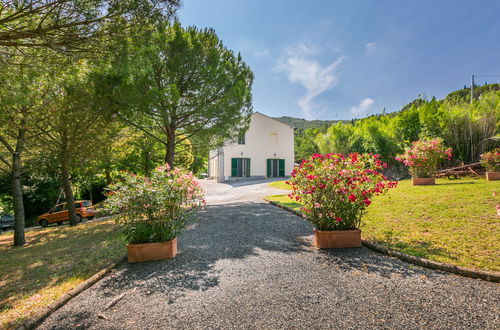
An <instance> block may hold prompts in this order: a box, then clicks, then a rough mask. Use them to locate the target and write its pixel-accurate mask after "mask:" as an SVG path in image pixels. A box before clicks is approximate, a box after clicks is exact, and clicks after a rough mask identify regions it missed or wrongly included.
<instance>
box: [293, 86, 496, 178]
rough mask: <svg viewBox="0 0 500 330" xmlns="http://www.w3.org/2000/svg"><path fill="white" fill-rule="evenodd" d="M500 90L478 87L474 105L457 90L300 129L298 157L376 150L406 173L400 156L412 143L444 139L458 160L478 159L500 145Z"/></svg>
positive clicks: (376, 152) (297, 132)
mask: <svg viewBox="0 0 500 330" xmlns="http://www.w3.org/2000/svg"><path fill="white" fill-rule="evenodd" d="M499 88H500V85H498V84H493V85H486V86H482V87H480V88H477V95H476V94H475V96H476V97H477V100H474V102H473V103H472V104H471V103H470V101H469V99H468V98H467V97H466V94H463V95H462V94H460V93H455V94H454V93H451V94H449V96H448V97H446V98H445V100H436V99H435V98H432V99H430V100H426V99H424V98H418V99H416V100H414V101H412V102H410V103H409V104H407V105H405V106H404V107H403V108H402V110H401V111H399V112H396V113H388V114H385V113H383V114H379V115H373V116H370V117H367V118H363V119H358V120H355V121H354V120H353V121H352V122H337V123H335V124H332V125H331V126H330V127H328V128H327V129H326V130H323V131H321V130H317V131H316V132H315V133H314V134H311V132H312V131H309V130H308V131H301V130H297V131H296V144H295V147H296V150H298V151H299V153H297V156H298V157H297V160H299V161H300V160H301V159H303V158H307V157H309V156H310V155H312V154H313V153H315V152H322V153H327V152H342V153H349V152H359V153H370V152H371V153H374V154H380V158H381V160H383V161H384V162H386V163H388V164H389V165H390V167H391V170H392V171H394V170H396V171H397V172H402V168H401V165H400V164H399V163H398V162H396V161H395V160H394V158H395V157H396V156H397V155H398V154H400V153H402V152H403V151H404V149H406V148H408V147H410V146H411V142H412V141H416V140H418V139H421V138H431V139H432V138H441V139H443V141H444V144H445V145H447V146H449V147H451V148H452V149H453V154H454V158H453V162H455V163H457V164H460V163H466V164H468V163H474V162H478V161H479V156H480V154H481V153H484V152H486V151H488V150H491V149H493V148H495V147H499V145H500V91H499ZM475 90H476V89H475ZM460 95H462V96H463V97H462V96H460ZM304 146H307V148H305V147H304ZM315 150H317V151H315ZM299 155H300V157H299ZM398 176H400V175H398Z"/></svg>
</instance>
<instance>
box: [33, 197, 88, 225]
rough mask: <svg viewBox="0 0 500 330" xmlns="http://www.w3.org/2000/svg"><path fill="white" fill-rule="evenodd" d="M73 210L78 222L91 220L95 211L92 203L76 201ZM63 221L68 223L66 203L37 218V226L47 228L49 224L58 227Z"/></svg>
mask: <svg viewBox="0 0 500 330" xmlns="http://www.w3.org/2000/svg"><path fill="white" fill-rule="evenodd" d="M75 208H76V214H77V215H78V217H79V218H80V221H82V220H83V219H89V220H92V219H93V218H94V215H95V210H94V206H93V205H92V201H89V200H83V201H76V202H75ZM64 221H69V212H68V208H67V207H66V203H61V204H57V205H56V206H54V207H53V208H52V210H50V211H49V212H47V213H44V214H42V215H41V216H39V217H38V224H39V225H40V226H42V227H47V226H48V225H49V223H57V224H58V225H60V224H62V223H63V222H64Z"/></svg>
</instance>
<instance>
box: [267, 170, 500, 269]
mask: <svg viewBox="0 0 500 330" xmlns="http://www.w3.org/2000/svg"><path fill="white" fill-rule="evenodd" d="M436 183H437V185H435V186H416V187H413V186H411V183H410V181H409V180H403V181H400V182H399V184H398V187H397V188H395V189H392V190H390V191H389V192H388V193H387V194H385V195H383V196H377V197H375V198H374V200H373V203H372V204H371V205H370V206H369V207H368V208H367V214H366V215H365V217H364V218H363V222H362V226H361V229H362V231H363V237H364V238H366V239H368V240H370V241H373V242H377V243H379V244H381V245H383V246H386V247H389V248H393V249H395V250H399V251H402V252H405V253H408V254H411V255H414V256H418V257H423V258H427V259H432V260H436V261H441V262H445V263H449V264H452V265H457V266H463V267H469V268H475V269H483V270H492V271H500V263H499V262H498V261H499V251H500V221H499V218H498V216H497V215H496V209H495V206H496V205H497V204H500V182H499V181H497V182H495V181H493V182H488V181H485V180H482V179H460V180H448V179H437V180H436ZM270 185H272V186H273V187H275V188H282V189H288V186H287V185H286V184H285V183H284V182H283V181H281V182H273V183H271V184H270ZM496 191H498V192H499V196H498V197H496V196H494V192H496ZM266 199H268V200H271V201H275V202H278V203H280V204H282V205H285V206H288V207H291V208H294V209H297V210H298V209H299V208H300V206H301V205H300V204H299V203H295V202H293V201H291V200H290V199H289V198H288V196H286V195H275V196H269V197H267V198H266Z"/></svg>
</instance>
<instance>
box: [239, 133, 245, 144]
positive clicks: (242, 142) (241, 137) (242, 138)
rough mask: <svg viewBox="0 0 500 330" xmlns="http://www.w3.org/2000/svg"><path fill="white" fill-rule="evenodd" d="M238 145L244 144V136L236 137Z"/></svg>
mask: <svg viewBox="0 0 500 330" xmlns="http://www.w3.org/2000/svg"><path fill="white" fill-rule="evenodd" d="M238 144H245V134H241V135H240V136H238Z"/></svg>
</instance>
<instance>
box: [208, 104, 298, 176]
mask: <svg viewBox="0 0 500 330" xmlns="http://www.w3.org/2000/svg"><path fill="white" fill-rule="evenodd" d="M293 140H294V129H293V128H292V127H290V126H288V125H287V124H284V123H282V122H279V121H277V120H275V119H273V118H271V117H268V116H266V115H264V114H262V113H259V112H255V113H253V114H252V116H251V120H250V127H249V129H248V131H247V132H246V133H245V135H244V136H241V137H239V138H238V142H237V143H226V144H224V146H223V147H221V148H218V149H216V150H211V151H210V154H209V159H208V176H209V177H210V178H212V179H216V180H217V181H231V180H238V179H241V178H266V177H285V176H288V175H289V174H290V172H291V171H292V169H293V166H294V157H295V153H294V141H293Z"/></svg>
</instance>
